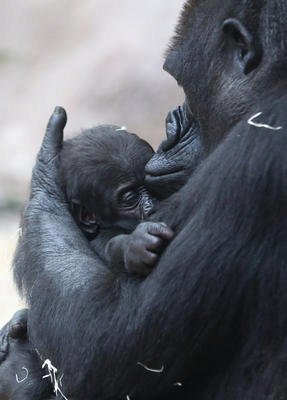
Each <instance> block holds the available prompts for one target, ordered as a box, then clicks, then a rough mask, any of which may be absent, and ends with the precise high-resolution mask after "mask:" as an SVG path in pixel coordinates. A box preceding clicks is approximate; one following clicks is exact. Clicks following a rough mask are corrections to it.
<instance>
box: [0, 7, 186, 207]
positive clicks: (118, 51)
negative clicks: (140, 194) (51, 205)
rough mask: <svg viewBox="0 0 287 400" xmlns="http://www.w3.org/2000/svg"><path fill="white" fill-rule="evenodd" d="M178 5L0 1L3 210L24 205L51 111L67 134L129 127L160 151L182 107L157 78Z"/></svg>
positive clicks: (166, 82)
mask: <svg viewBox="0 0 287 400" xmlns="http://www.w3.org/2000/svg"><path fill="white" fill-rule="evenodd" d="M182 3H183V0H146V1H145V2H144V3H143V2H142V1H139V0H138V1H137V0H123V1H118V0H81V1H80V0H41V1H39V0H16V1H11V0H1V12H0V87H1V90H0V204H2V205H3V203H7V202H12V203H13V202H14V201H16V202H17V201H19V200H22V199H23V196H24V195H25V192H26V188H27V184H28V181H29V179H30V173H31V168H32V165H33V162H34V158H35V154H36V152H37V149H38V147H39V144H40V141H41V138H42V135H43V132H44V128H45V124H46V122H47V119H48V117H49V114H50V113H51V111H52V109H53V108H54V106H55V105H57V104H58V105H62V106H64V107H65V108H66V109H67V111H68V117H69V123H68V126H67V133H68V134H71V133H75V132H77V131H79V130H80V129H81V128H87V127H90V126H92V125H95V124H100V123H106V122H109V123H116V124H120V125H121V124H122V125H125V126H127V127H128V128H129V129H130V130H132V131H135V132H136V133H139V134H140V135H141V136H143V137H144V138H146V139H147V140H149V141H150V142H151V143H152V144H153V145H157V144H158V142H159V141H160V139H161V138H162V137H163V134H164V130H163V128H164V125H163V122H164V118H165V115H166V113H167V111H168V110H169V108H170V107H172V106H175V105H176V103H177V102H179V101H181V100H180V94H179V93H180V91H179V89H178V88H177V85H176V83H175V82H174V81H173V80H172V78H170V77H169V76H168V75H167V74H166V73H165V72H163V71H162V63H163V59H164V52H165V49H166V47H167V44H168V40H169V38H170V36H171V35H172V32H173V28H174V25H175V22H176V19H177V16H178V13H179V10H180V8H181V5H182Z"/></svg>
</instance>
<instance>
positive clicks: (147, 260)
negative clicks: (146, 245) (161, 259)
mask: <svg viewBox="0 0 287 400" xmlns="http://www.w3.org/2000/svg"><path fill="white" fill-rule="evenodd" d="M157 260H158V255H157V254H156V253H153V252H151V251H145V253H144V255H143V259H142V261H143V263H144V264H145V265H148V266H154V265H155V264H156V262H157Z"/></svg>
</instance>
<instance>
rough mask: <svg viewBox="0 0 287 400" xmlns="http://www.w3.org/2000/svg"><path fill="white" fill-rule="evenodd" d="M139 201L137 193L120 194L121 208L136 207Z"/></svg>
mask: <svg viewBox="0 0 287 400" xmlns="http://www.w3.org/2000/svg"><path fill="white" fill-rule="evenodd" d="M138 199H139V194H138V192H137V191H132V190H129V191H128V192H124V193H122V194H121V196H120V199H119V202H120V205H121V206H123V207H132V206H134V205H137V203H138Z"/></svg>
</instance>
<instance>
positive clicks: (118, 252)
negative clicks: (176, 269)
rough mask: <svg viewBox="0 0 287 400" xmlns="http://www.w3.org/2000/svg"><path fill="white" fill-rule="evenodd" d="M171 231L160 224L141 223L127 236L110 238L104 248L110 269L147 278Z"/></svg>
mask: <svg viewBox="0 0 287 400" xmlns="http://www.w3.org/2000/svg"><path fill="white" fill-rule="evenodd" d="M173 236H174V233H173V231H172V230H171V229H170V228H169V227H168V226H167V225H166V224H165V223H161V222H143V223H141V224H139V225H138V226H137V228H136V229H135V230H134V231H133V232H132V233H131V234H129V235H119V236H116V237H114V238H112V239H111V240H110V241H109V242H108V243H107V245H106V247H105V255H106V259H107V261H108V263H109V265H110V267H111V268H112V269H120V270H123V267H124V269H125V270H126V271H127V272H128V273H135V274H138V275H143V276H147V275H148V274H149V273H150V272H151V271H152V268H153V267H154V266H155V264H156V263H157V261H158V259H159V257H160V255H161V253H162V252H163V250H164V248H165V247H166V245H167V243H168V242H169V241H170V240H171V239H172V238H173Z"/></svg>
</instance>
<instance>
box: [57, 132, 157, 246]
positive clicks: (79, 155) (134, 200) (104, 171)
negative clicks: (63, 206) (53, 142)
mask: <svg viewBox="0 0 287 400" xmlns="http://www.w3.org/2000/svg"><path fill="white" fill-rule="evenodd" d="M153 154H154V151H153V149H152V147H151V146H150V145H149V144H148V143H147V142H145V141H144V140H142V139H140V138H139V137H138V136H136V135H134V134H131V133H129V132H127V131H125V130H123V128H119V127H117V126H113V125H103V126H99V127H96V128H93V129H91V130H87V131H84V132H83V133H82V134H81V135H79V136H77V137H75V138H74V139H71V140H69V141H66V142H65V143H64V146H63V150H62V152H61V168H62V175H63V183H64V185H65V189H66V194H67V198H68V200H69V202H70V204H71V211H72V214H73V217H74V218H75V220H76V221H77V223H78V225H79V226H80V228H81V229H82V230H83V231H84V232H85V233H87V234H88V235H87V236H88V238H89V239H93V238H94V237H95V235H96V234H97V231H98V229H99V228H103V229H109V228H114V227H116V228H122V229H124V230H127V231H132V230H134V228H135V227H136V226H137V224H138V223H139V222H141V221H143V220H144V219H145V218H146V217H147V216H148V215H149V214H150V213H151V211H152V208H153V199H152V196H151V195H150V194H149V193H148V191H147V189H146V186H145V166H146V164H147V162H148V161H149V160H150V159H151V158H152V156H153Z"/></svg>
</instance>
